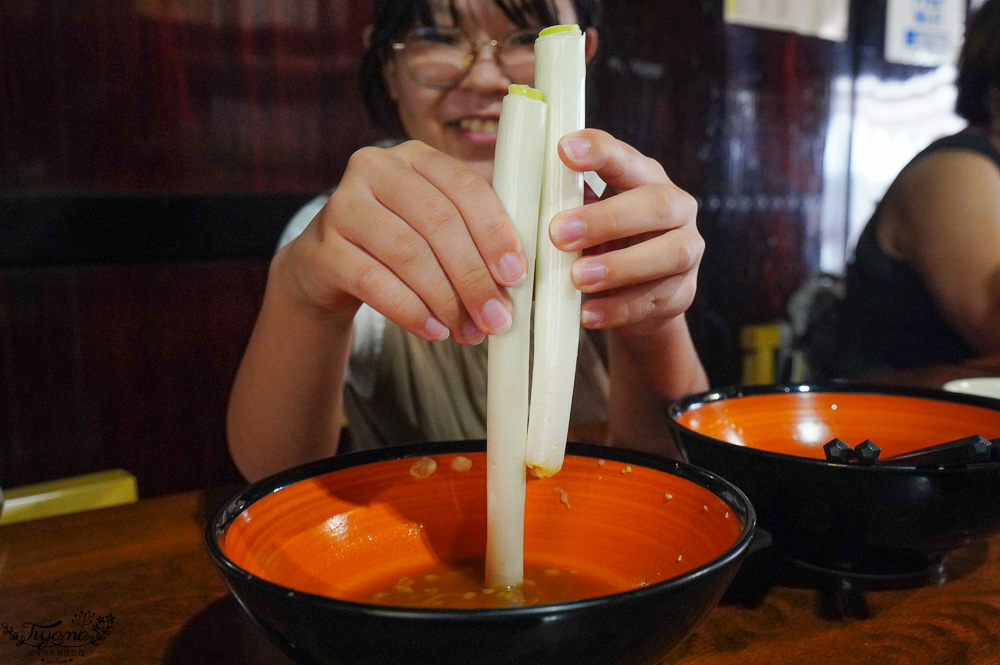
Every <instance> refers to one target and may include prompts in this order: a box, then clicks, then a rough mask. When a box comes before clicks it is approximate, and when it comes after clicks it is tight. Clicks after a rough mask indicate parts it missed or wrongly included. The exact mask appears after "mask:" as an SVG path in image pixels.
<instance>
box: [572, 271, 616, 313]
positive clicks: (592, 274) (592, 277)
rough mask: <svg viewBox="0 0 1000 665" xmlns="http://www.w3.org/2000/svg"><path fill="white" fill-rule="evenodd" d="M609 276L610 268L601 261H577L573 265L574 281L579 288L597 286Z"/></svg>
mask: <svg viewBox="0 0 1000 665" xmlns="http://www.w3.org/2000/svg"><path fill="white" fill-rule="evenodd" d="M607 274H608V267H607V266H606V265H604V264H603V263H601V262H600V261H577V262H576V263H574V264H573V281H574V282H575V283H576V284H577V286H591V285H593V284H597V283H598V282H600V281H601V280H602V279H604V278H605V277H606V276H607ZM584 311H586V310H584Z"/></svg>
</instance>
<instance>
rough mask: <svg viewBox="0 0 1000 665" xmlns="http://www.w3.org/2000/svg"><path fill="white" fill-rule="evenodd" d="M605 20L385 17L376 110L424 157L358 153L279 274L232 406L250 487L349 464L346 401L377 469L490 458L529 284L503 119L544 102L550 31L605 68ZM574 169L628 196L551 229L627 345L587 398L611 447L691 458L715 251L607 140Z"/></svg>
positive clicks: (368, 71)
mask: <svg viewBox="0 0 1000 665" xmlns="http://www.w3.org/2000/svg"><path fill="white" fill-rule="evenodd" d="M598 11H599V7H598V6H597V0H450V1H449V0H405V1H404V0H377V1H376V2H375V8H374V20H373V23H372V26H371V29H370V32H369V33H368V47H367V51H366V54H365V57H364V61H363V65H362V70H363V71H362V86H363V90H364V93H365V97H366V105H367V108H368V110H369V112H370V114H371V115H372V117H373V119H374V120H375V121H376V122H377V123H378V124H379V126H381V127H382V128H384V129H387V130H390V131H391V130H394V129H395V130H398V131H399V132H401V133H402V134H403V135H404V136H405V137H406V138H408V139H410V140H408V141H405V142H401V143H399V144H397V145H394V146H393V147H388V148H380V147H370V148H364V149H361V150H359V151H358V152H357V153H355V154H354V155H353V156H352V158H351V160H350V162H349V164H348V167H347V169H346V171H345V172H344V175H343V178H342V180H341V182H340V183H339V184H338V186H337V188H336V190H335V191H334V192H333V194H332V195H331V196H329V199H328V200H327V201H326V202H325V204H324V205H322V207H321V209H319V210H318V212H317V213H316V214H315V216H314V217H311V221H309V222H308V224H307V225H306V227H305V229H304V230H302V232H301V233H300V234H299V235H297V236H296V237H295V239H294V240H292V241H291V242H289V243H288V244H287V245H285V246H284V247H283V248H282V249H280V250H279V251H278V252H277V254H276V255H275V257H274V259H273V261H272V264H271V268H270V273H269V277H268V284H267V289H266V293H265V296H264V303H263V306H262V309H261V312H260V316H259V318H258V321H257V324H256V326H255V329H254V331H253V335H252V337H251V340H250V343H249V345H248V348H247V350H246V354H245V356H244V358H243V362H242V364H241V367H240V370H239V372H238V375H237V377H236V381H235V384H234V387H233V392H232V396H231V399H230V406H229V416H228V432H229V441H230V449H231V451H232V454H233V457H234V459H235V461H236V463H237V465H238V466H239V468H240V469H241V471H242V472H243V473H244V474H245V475H246V476H247V477H248V478H250V479H256V478H259V477H261V476H264V475H266V474H269V473H273V472H276V471H278V470H281V469H283V468H286V467H289V466H292V465H296V464H300V463H303V462H306V461H309V460H312V459H317V458H321V457H325V456H329V455H333V454H335V453H336V452H338V445H339V435H340V431H341V427H342V424H343V422H344V400H345V397H346V399H347V406H348V407H349V410H348V418H349V421H350V426H351V432H352V435H354V436H352V439H356V441H355V443H358V441H360V444H359V446H358V447H371V446H373V445H391V444H394V443H403V442H406V441H410V440H416V439H421V438H422V439H425V440H442V439H448V438H463V437H471V436H476V437H479V438H481V437H483V436H484V432H485V429H484V426H485V424H484V420H483V419H484V415H483V414H484V413H485V408H484V404H485V387H486V383H485V348H486V345H479V343H480V342H482V341H483V339H484V336H485V335H494V334H503V333H504V332H505V331H506V330H507V328H508V327H509V326H510V321H511V314H510V313H511V306H510V301H509V300H508V298H507V295H506V292H505V287H507V286H512V285H515V284H518V283H520V282H521V281H522V280H523V279H524V276H525V271H526V262H525V256H524V251H523V249H522V248H521V246H520V244H519V242H518V240H517V236H516V235H515V233H514V231H513V228H512V226H511V224H510V221H509V219H508V218H507V216H506V214H505V213H504V210H503V208H502V206H501V205H500V203H499V201H498V200H497V198H496V195H495V194H494V193H493V190H492V188H491V186H490V179H491V177H492V171H493V152H494V148H495V142H496V124H497V120H498V118H499V112H500V103H501V101H502V99H503V97H504V95H505V94H506V92H507V87H508V86H509V85H510V84H511V83H528V84H530V83H532V80H531V79H532V76H533V52H532V50H531V48H530V44H531V42H532V40H533V39H534V36H535V35H537V32H538V30H539V28H541V27H544V26H546V25H552V24H557V23H577V24H579V25H580V26H581V28H583V29H584V30H586V33H587V39H588V47H587V50H588V55H592V54H593V52H594V49H595V48H596V46H597V31H596V22H597V16H598ZM560 151H561V156H562V159H563V161H564V163H565V164H566V165H567V166H569V167H570V168H572V169H575V170H578V171H596V172H597V173H598V174H599V175H600V176H601V177H602V178H603V179H604V180H605V181H606V182H607V183H608V184H609V193H606V194H605V197H604V200H602V201H599V202H594V203H591V204H589V205H585V206H583V207H582V208H579V209H575V210H567V211H565V212H563V213H561V214H560V215H558V216H557V217H556V218H555V219H554V220H553V221H552V222H551V224H550V226H549V234H550V236H551V237H552V240H553V242H554V243H555V244H556V245H557V246H558V247H560V248H562V249H565V250H583V251H584V254H585V255H584V256H583V257H582V258H580V259H579V260H578V261H577V262H576V263H575V265H574V267H573V280H574V283H575V284H576V285H577V287H578V288H579V289H580V290H581V291H582V292H583V293H584V294H586V295H587V296H588V297H587V299H586V301H585V303H584V305H583V307H582V311H581V322H582V324H583V326H584V327H585V328H588V329H592V330H595V331H608V334H607V340H606V358H607V362H606V365H605V364H604V363H602V362H600V356H599V355H598V354H596V353H594V354H590V353H581V365H586V367H582V368H581V371H580V372H579V373H578V382H577V393H578V396H579V395H584V394H590V395H596V396H597V397H598V399H599V401H601V402H603V403H602V404H601V406H600V408H603V409H604V410H605V412H606V418H605V419H606V420H607V422H608V425H609V438H608V442H609V443H613V444H617V445H626V446H631V447H637V448H646V449H650V450H656V451H659V452H662V453H665V454H676V450H675V449H674V448H673V445H672V444H671V443H670V435H669V430H668V423H667V419H666V417H665V415H664V414H663V406H664V404H665V403H667V402H669V401H670V400H671V399H673V398H674V397H677V396H679V395H682V394H686V393H689V392H693V391H698V390H704V389H706V388H707V380H706V378H705V374H704V371H703V369H702V366H701V363H700V361H699V359H698V357H697V354H696V353H695V350H694V347H693V345H692V342H691V338H690V335H689V333H688V328H687V324H686V322H685V318H684V312H685V310H686V309H687V308H688V307H689V306H690V304H691V301H692V298H693V297H694V292H695V283H696V277H697V270H698V266H699V263H700V260H701V256H702V252H703V249H704V242H703V240H702V238H701V236H700V234H699V233H698V231H697V229H696V226H695V214H696V205H695V203H694V200H693V198H692V197H691V196H689V195H688V194H687V193H685V192H683V191H682V190H680V189H679V188H677V187H676V186H675V185H674V184H673V183H672V182H671V181H670V179H669V178H668V177H667V176H666V174H665V173H664V171H663V169H662V167H661V166H660V165H659V164H658V163H656V162H655V161H653V160H651V159H649V158H647V157H644V156H643V155H641V154H639V153H638V152H637V151H636V150H634V149H633V148H631V147H629V146H628V145H626V144H624V143H622V142H620V141H618V140H616V139H614V138H613V137H611V136H609V135H608V134H606V133H603V132H600V131H595V130H584V131H581V132H577V133H575V134H572V135H569V136H566V137H563V139H562V140H561V142H560ZM291 235H294V233H292V234H291ZM352 332H353V335H354V340H353V344H352ZM477 345H478V346H477ZM575 399H576V397H575ZM575 406H579V405H575ZM577 410H578V411H593V410H594V407H591V406H588V405H583V406H581V407H580V408H578V409H577Z"/></svg>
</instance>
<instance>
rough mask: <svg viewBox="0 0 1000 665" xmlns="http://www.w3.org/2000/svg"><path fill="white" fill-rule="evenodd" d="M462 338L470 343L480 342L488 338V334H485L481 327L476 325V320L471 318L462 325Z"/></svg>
mask: <svg viewBox="0 0 1000 665" xmlns="http://www.w3.org/2000/svg"><path fill="white" fill-rule="evenodd" d="M462 338H463V339H465V340H467V341H468V343H469V344H479V343H480V342H482V341H483V340H484V339H486V335H484V334H483V331H482V330H480V329H479V326H477V325H476V322H475V321H473V320H472V319H469V320H468V321H466V322H465V325H464V326H462Z"/></svg>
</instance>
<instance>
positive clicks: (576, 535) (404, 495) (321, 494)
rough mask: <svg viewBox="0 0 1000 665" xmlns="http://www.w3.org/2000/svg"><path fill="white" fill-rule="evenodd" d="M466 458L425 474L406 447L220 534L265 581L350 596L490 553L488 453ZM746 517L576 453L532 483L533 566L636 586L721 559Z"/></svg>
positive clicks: (310, 484)
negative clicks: (415, 472)
mask: <svg viewBox="0 0 1000 665" xmlns="http://www.w3.org/2000/svg"><path fill="white" fill-rule="evenodd" d="M458 456H459V455H439V456H434V459H435V460H436V461H437V463H438V468H437V471H436V472H435V473H433V474H432V475H431V476H430V477H428V478H425V479H423V480H418V479H415V478H414V477H413V476H412V475H411V474H410V467H411V466H412V464H413V463H414V459H413V458H406V459H399V460H391V461H385V462H377V463H372V464H366V465H362V466H355V467H349V468H345V469H341V470H336V471H332V472H329V473H326V474H324V475H320V476H317V477H314V478H309V479H306V480H303V481H299V482H297V483H294V484H292V485H289V486H287V487H285V488H283V489H281V490H278V491H277V492H274V493H273V494H270V495H268V496H266V497H264V498H262V499H260V500H259V501H256V502H255V503H253V504H251V505H250V506H248V507H247V508H246V509H245V510H244V511H243V512H242V513H241V514H240V515H238V516H237V517H236V518H235V520H234V521H233V522H232V523H231V524H230V526H229V527H228V529H227V530H226V531H225V532H224V533H223V534H222V536H221V538H220V546H221V548H222V551H223V552H224V553H225V554H226V556H227V557H229V559H230V560H231V561H233V562H234V563H235V564H236V565H237V566H239V567H240V568H242V569H244V570H246V571H247V572H249V573H252V574H253V575H256V576H258V577H260V578H262V579H265V580H268V581H270V582H274V583H277V584H279V585H282V586H284V587H288V588H291V589H295V590H299V591H305V592H309V593H313V594H319V595H323V596H330V597H335V598H341V599H346V600H363V598H364V597H363V595H362V594H363V593H364V592H365V590H367V589H371V588H372V587H373V586H377V585H379V584H380V583H381V582H382V581H386V580H393V579H399V578H401V577H404V576H406V575H411V574H413V573H414V572H415V571H420V570H425V569H427V568H431V567H434V566H436V565H440V564H448V565H459V564H460V562H463V561H466V560H468V559H476V560H482V559H483V557H484V551H485V542H486V470H485V465H486V456H485V454H484V453H466V454H463V455H461V456H464V457H467V458H469V459H471V460H472V467H471V469H469V470H466V471H458V470H455V469H453V468H452V467H451V462H452V460H453V459H454V458H456V457H458ZM668 495H669V496H668ZM564 497H565V501H564V500H563V498H564ZM567 504H568V505H567ZM743 526H744V525H743V522H742V520H741V518H740V517H739V516H737V515H736V514H735V513H733V512H732V509H731V508H730V506H728V505H727V504H726V503H725V502H724V501H723V500H721V499H720V498H719V497H717V496H716V495H715V494H713V493H712V492H711V491H709V490H707V489H705V488H703V487H701V486H699V485H697V484H695V483H693V482H691V481H688V480H685V479H683V478H680V477H678V476H675V475H673V474H670V473H666V472H663V471H658V470H655V469H650V468H645V467H639V466H631V467H626V465H625V464H623V463H620V462H615V461H611V460H608V461H603V460H598V459H596V458H591V457H585V456H573V455H568V456H567V457H566V461H565V464H564V466H563V469H562V471H560V472H559V473H558V474H556V475H555V476H553V477H551V478H545V479H535V478H531V479H530V480H529V481H528V487H527V500H526V509H525V548H524V549H525V564H526V566H527V565H529V564H531V563H534V564H540V565H543V566H546V567H551V568H559V569H566V570H573V571H579V572H580V573H582V574H586V575H587V576H589V577H592V578H596V579H600V580H602V581H603V582H604V583H605V584H606V585H607V586H609V587H610V588H612V589H614V590H615V591H625V590H628V589H633V588H636V587H639V586H643V585H646V584H652V583H656V582H659V581H662V580H666V579H669V578H671V577H675V576H677V575H679V574H681V573H684V572H687V571H689V570H691V569H693V568H696V567H698V566H701V565H703V564H705V563H708V562H709V561H711V560H712V559H714V558H716V557H717V556H719V555H720V554H722V553H723V552H725V551H726V550H727V549H728V548H729V547H730V546H731V545H733V544H734V543H735V542H736V540H737V538H738V537H739V535H740V533H741V532H742V530H743Z"/></svg>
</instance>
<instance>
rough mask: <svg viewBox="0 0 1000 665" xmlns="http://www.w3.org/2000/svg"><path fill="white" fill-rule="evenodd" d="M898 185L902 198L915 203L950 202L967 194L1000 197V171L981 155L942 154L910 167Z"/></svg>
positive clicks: (964, 153)
mask: <svg viewBox="0 0 1000 665" xmlns="http://www.w3.org/2000/svg"><path fill="white" fill-rule="evenodd" d="M896 185H897V186H898V189H899V190H900V191H899V193H900V194H901V195H906V196H907V197H913V198H915V199H931V198H937V197H944V198H945V199H951V198H954V197H955V196H956V195H964V194H965V193H968V192H977V193H978V195H980V196H982V195H985V194H988V193H989V192H992V193H994V194H1000V168H998V167H997V165H996V163H995V162H993V160H991V159H990V158H989V157H986V156H985V155H983V154H981V153H978V152H973V151H971V150H962V149H949V150H941V151H939V152H935V153H933V154H930V155H927V156H926V157H923V158H921V159H919V160H918V161H917V162H915V163H914V164H912V165H910V166H909V167H907V168H906V169H905V170H904V171H903V172H902V173H901V174H900V176H899V180H898V182H897V183H896Z"/></svg>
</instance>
